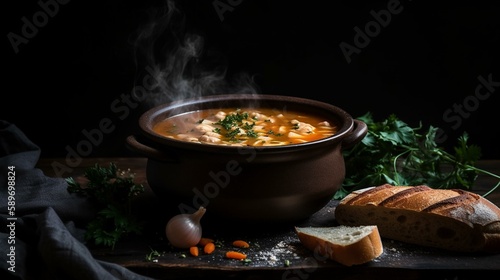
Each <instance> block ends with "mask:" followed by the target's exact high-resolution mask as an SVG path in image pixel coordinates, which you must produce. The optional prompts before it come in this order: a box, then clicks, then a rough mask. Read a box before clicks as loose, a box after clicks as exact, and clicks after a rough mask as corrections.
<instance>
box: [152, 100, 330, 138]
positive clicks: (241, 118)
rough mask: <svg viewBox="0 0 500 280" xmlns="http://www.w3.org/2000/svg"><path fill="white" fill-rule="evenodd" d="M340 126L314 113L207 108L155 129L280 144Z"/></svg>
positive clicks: (177, 135) (325, 133)
mask: <svg viewBox="0 0 500 280" xmlns="http://www.w3.org/2000/svg"><path fill="white" fill-rule="evenodd" d="M337 129H338V128H337V126H336V125H335V124H334V123H331V122H329V121H327V120H324V119H322V118H320V117H318V116H315V115H311V114H304V113H301V112H295V111H286V112H278V111H277V110H276V109H252V108H236V109H235V108H231V109H208V110H200V111H193V112H189V113H184V114H180V115H176V116H173V117H169V118H167V119H165V120H163V121H160V122H158V123H156V124H155V125H154V127H153V130H154V131H155V132H156V133H158V134H160V135H162V136H165V137H170V138H174V139H177V140H182V141H188V142H195V143H204V144H215V145H232V146H280V145H289V144H296V143H305V142H310V141H315V140H318V139H322V138H325V137H328V136H332V135H334V134H335V133H336V132H337Z"/></svg>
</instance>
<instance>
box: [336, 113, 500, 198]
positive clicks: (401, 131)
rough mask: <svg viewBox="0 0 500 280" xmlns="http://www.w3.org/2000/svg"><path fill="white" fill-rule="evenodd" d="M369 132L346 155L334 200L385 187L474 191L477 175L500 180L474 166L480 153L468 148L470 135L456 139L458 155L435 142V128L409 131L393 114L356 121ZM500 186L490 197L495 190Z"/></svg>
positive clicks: (469, 146)
mask: <svg viewBox="0 0 500 280" xmlns="http://www.w3.org/2000/svg"><path fill="white" fill-rule="evenodd" d="M357 119H359V120H361V121H363V122H364V123H366V125H367V126H368V133H367V135H366V136H365V137H364V138H363V139H362V141H361V142H360V143H358V144H356V145H355V146H354V147H353V148H351V149H346V150H344V151H343V156H344V159H345V165H346V176H345V180H344V182H343V185H342V187H341V189H340V190H339V191H338V192H337V193H336V194H335V196H334V198H335V199H341V198H343V197H345V196H346V195H347V194H348V193H350V192H352V191H354V190H356V189H361V188H366V187H371V186H377V185H382V184H386V183H387V184H391V185H400V186H403V185H407V186H416V185H427V186H429V187H431V188H443V189H452V188H454V189H468V190H471V189H472V186H473V184H474V182H475V180H476V179H477V177H478V174H480V173H483V174H488V175H491V176H494V177H496V178H499V179H500V176H499V175H496V174H492V173H490V172H488V171H486V170H482V169H479V168H477V167H475V163H476V161H477V160H479V159H480V157H481V149H480V147H478V146H476V145H468V143H467V141H468V135H467V133H463V134H462V136H460V137H459V138H458V141H457V144H456V146H455V148H454V154H451V153H448V152H446V151H445V150H444V148H442V147H440V146H439V145H438V143H436V140H435V138H436V132H437V130H438V128H437V127H433V126H429V127H428V129H424V128H423V127H422V125H421V124H420V126H419V127H410V126H409V125H408V124H407V123H405V122H403V121H401V120H400V119H398V118H397V117H396V116H395V115H394V114H392V115H390V116H389V117H388V118H387V119H385V120H383V121H380V122H375V121H374V120H373V116H372V115H371V113H370V112H368V113H366V114H365V115H363V116H361V117H359V118H357ZM499 185H500V182H499V183H498V184H496V185H495V186H494V187H493V188H492V189H491V190H490V191H489V192H488V193H487V194H485V195H484V196H486V195H488V194H489V193H491V192H492V191H494V190H495V189H496V188H497V187H498V186H499Z"/></svg>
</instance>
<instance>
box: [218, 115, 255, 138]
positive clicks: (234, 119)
mask: <svg viewBox="0 0 500 280" xmlns="http://www.w3.org/2000/svg"><path fill="white" fill-rule="evenodd" d="M248 118H249V115H248V113H247V112H240V110H237V111H236V113H233V114H228V115H226V117H225V118H224V119H222V120H219V121H217V122H216V123H215V125H220V126H221V127H222V129H221V128H215V129H214V132H216V133H219V134H222V135H224V136H225V137H227V138H229V141H238V139H237V136H238V134H240V133H241V130H240V128H241V129H243V130H245V131H246V133H245V135H246V136H247V137H251V138H255V137H258V134H257V132H255V131H254V130H253V127H254V125H255V122H252V123H250V122H248V121H247V122H244V121H245V120H248ZM223 130H225V131H223Z"/></svg>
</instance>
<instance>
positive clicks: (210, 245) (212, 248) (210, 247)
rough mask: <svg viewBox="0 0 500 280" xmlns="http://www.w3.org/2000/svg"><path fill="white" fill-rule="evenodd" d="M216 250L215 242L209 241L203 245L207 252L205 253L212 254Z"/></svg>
mask: <svg viewBox="0 0 500 280" xmlns="http://www.w3.org/2000/svg"><path fill="white" fill-rule="evenodd" d="M214 251H215V244H214V243H213V242H209V243H207V244H206V245H205V246H204V247H203V252H205V254H212V253H213V252H214Z"/></svg>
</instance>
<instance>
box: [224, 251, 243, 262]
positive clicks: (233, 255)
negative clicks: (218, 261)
mask: <svg viewBox="0 0 500 280" xmlns="http://www.w3.org/2000/svg"><path fill="white" fill-rule="evenodd" d="M226 258H228V259H235V260H244V259H246V258H247V255H245V254H243V253H241V252H236V251H228V252H226Z"/></svg>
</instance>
